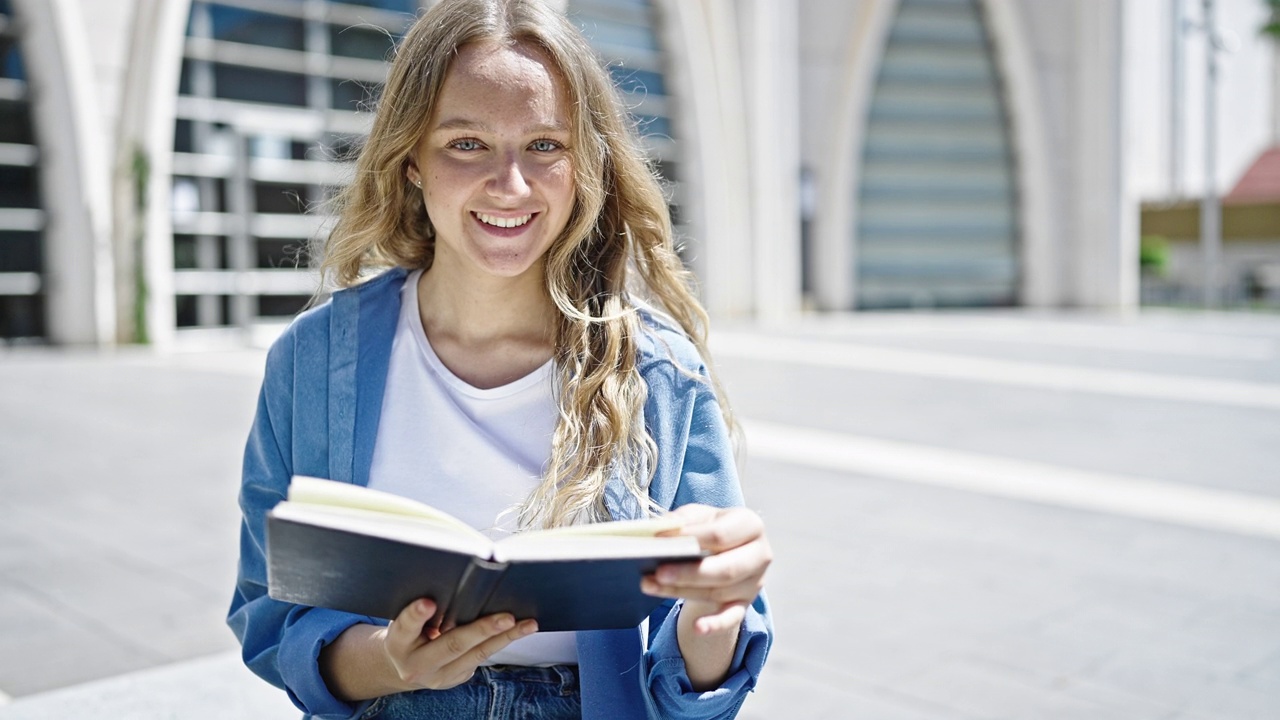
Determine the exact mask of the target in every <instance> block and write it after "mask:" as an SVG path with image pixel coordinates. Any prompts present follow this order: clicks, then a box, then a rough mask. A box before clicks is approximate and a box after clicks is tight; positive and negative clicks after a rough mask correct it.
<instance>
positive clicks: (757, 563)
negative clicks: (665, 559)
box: [651, 541, 773, 588]
mask: <svg viewBox="0 0 1280 720" xmlns="http://www.w3.org/2000/svg"><path fill="white" fill-rule="evenodd" d="M772 561H773V553H772V550H770V548H769V544H768V543H767V542H764V541H758V542H751V543H748V544H746V545H741V546H739V547H735V548H733V549H731V550H725V551H723V552H720V553H717V554H715V555H710V556H708V557H705V558H703V559H701V560H699V561H697V562H683V563H664V564H662V565H659V566H658V568H657V570H656V571H655V572H654V573H653V575H652V576H651V577H652V578H653V580H654V582H656V583H657V584H658V585H662V586H666V587H682V588H683V587H716V586H720V585H733V584H736V583H739V582H742V581H743V580H744V579H750V578H758V577H761V576H763V575H764V572H765V570H767V569H768V567H769V564H770V563H771V562H772Z"/></svg>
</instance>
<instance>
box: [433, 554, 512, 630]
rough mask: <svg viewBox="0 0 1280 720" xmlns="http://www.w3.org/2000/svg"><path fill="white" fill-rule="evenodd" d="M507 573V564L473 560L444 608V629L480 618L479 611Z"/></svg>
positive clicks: (478, 559)
mask: <svg viewBox="0 0 1280 720" xmlns="http://www.w3.org/2000/svg"><path fill="white" fill-rule="evenodd" d="M506 571H507V564H506V563H500V562H493V561H492V560H481V559H480V558H475V559H473V560H472V561H471V564H470V565H469V566H468V567H467V569H466V570H465V571H463V573H462V579H461V580H459V581H458V589H457V590H456V591H455V592H454V593H453V598H452V599H451V600H450V601H449V606H448V607H447V608H445V611H444V614H443V617H442V622H443V624H444V626H445V627H447V628H452V627H456V626H458V625H466V624H468V623H472V622H475V621H476V620H477V619H478V618H479V617H480V609H481V608H483V607H484V605H485V602H486V601H488V599H489V596H490V595H492V594H493V589H494V588H496V587H497V586H498V582H499V581H500V580H502V575H503V573H505V572H506Z"/></svg>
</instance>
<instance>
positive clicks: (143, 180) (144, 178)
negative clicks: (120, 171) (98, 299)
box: [131, 147, 151, 345]
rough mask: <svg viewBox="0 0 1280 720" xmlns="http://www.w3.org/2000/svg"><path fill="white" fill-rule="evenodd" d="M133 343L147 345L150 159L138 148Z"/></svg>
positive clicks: (135, 163) (135, 155)
mask: <svg viewBox="0 0 1280 720" xmlns="http://www.w3.org/2000/svg"><path fill="white" fill-rule="evenodd" d="M131 170H132V171H133V212H134V215H133V226H134V231H133V339H134V342H137V343H140V344H142V345H146V344H148V343H150V342H151V337H150V333H149V332H148V331H147V298H148V296H149V295H150V288H149V286H148V285H147V270H146V238H147V190H148V188H149V187H150V186H151V159H150V158H148V157H147V153H146V151H144V150H143V149H142V148H140V147H135V148H134V149H133V164H132V167H131Z"/></svg>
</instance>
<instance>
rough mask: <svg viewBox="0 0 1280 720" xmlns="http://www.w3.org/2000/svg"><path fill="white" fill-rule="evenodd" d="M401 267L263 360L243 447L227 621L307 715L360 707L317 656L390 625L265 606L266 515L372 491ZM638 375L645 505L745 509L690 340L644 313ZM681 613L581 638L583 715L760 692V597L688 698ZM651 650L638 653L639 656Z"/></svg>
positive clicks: (726, 710)
mask: <svg viewBox="0 0 1280 720" xmlns="http://www.w3.org/2000/svg"><path fill="white" fill-rule="evenodd" d="M405 275H406V273H405V271H403V270H400V269H395V270H391V271H388V272H386V273H384V274H383V275H381V276H379V277H377V278H375V279H373V280H370V281H369V282H367V283H364V284H362V285H359V286H357V287H354V288H349V289H346V290H341V291H339V292H336V293H334V295H333V297H332V299H331V300H330V301H329V302H327V303H325V304H324V305H321V306H320V307H317V308H315V309H313V310H310V311H308V312H306V313H304V314H302V315H301V316H299V317H298V318H297V320H295V321H294V323H293V324H292V325H291V326H290V327H289V329H288V330H287V331H286V332H285V334H284V335H283V336H281V338H280V339H279V340H278V341H277V342H276V343H275V344H274V345H273V346H272V348H271V351H270V352H269V353H268V355H267V366H266V376H265V379H264V380H263V384H262V391H261V392H260V394H259V397H258V409H257V415H256V417H255V418H254V422H253V427H252V429H251V431H250V434H249V440H248V443H247V445H246V448H245V457H244V472H243V479H242V486H241V491H240V507H241V510H242V511H243V513H244V523H243V525H242V529H241V539H240V567H239V575H238V578H237V582H236V591H235V596H234V598H233V599H232V603H231V610H230V614H229V616H228V618H227V622H228V624H229V625H230V626H231V629H232V630H233V631H234V632H235V634H236V637H238V638H239V639H240V643H241V646H242V648H243V656H244V661H245V664H246V665H248V666H249V668H250V669H251V670H253V671H254V672H255V673H257V674H258V675H259V676H261V677H262V678H263V679H265V680H267V681H268V682H270V683H271V684H273V685H275V686H277V687H281V688H284V689H285V690H286V691H287V692H288V693H289V697H290V698H291V699H292V700H293V702H294V703H295V704H296V705H297V706H298V707H299V708H301V709H302V710H303V711H304V712H305V713H306V714H307V716H309V717H314V718H324V719H326V720H327V719H329V718H351V717H354V716H357V715H358V714H359V713H360V712H361V711H362V710H363V709H364V707H365V706H366V705H367V704H365V703H357V704H350V703H345V702H342V701H340V700H338V699H337V698H335V697H334V696H333V695H332V694H331V693H330V692H329V690H328V688H327V687H326V686H325V684H324V681H323V680H322V679H321V677H320V672H319V668H318V664H317V658H318V657H319V654H320V649H321V648H322V647H324V646H325V645H326V644H328V643H330V642H332V641H333V640H334V639H335V638H336V637H337V636H338V635H339V634H341V633H342V631H343V630H345V629H347V628H348V627H350V626H351V625H354V624H356V623H362V622H365V623H375V624H376V623H383V624H385V621H383V620H378V619H375V618H370V617H363V616H359V615H352V614H349V613H343V612H338V611H334V610H327V609H323V608H310V607H304V606H300V605H292V604H289V603H284V602H279V601H277V600H273V599H271V598H269V597H267V588H266V583H267V577H266V562H265V558H264V547H265V530H266V523H265V518H266V513H267V511H268V510H270V509H271V508H272V507H273V506H274V505H275V504H276V503H277V502H279V501H280V500H282V499H283V498H284V496H285V492H286V488H287V486H288V483H289V478H290V477H292V476H293V475H295V474H298V475H313V476H317V477H328V478H332V479H335V480H342V481H345V482H352V483H357V484H361V485H364V484H367V483H368V480H369V467H370V464H371V461H372V459H373V446H374V440H375V438H376V437H377V430H378V427H377V426H378V420H379V417H380V415H381V407H382V396H383V389H384V387H385V383H386V373H387V366H388V361H389V357H390V353H391V341H392V338H393V336H394V335H395V326H396V319H397V317H398V316H399V305H400V288H401V286H402V285H403V283H404V279H405ZM644 319H645V322H644V326H645V330H646V332H645V333H644V335H643V337H642V338H641V340H640V343H639V346H640V347H639V352H640V363H639V365H640V372H641V375H642V376H643V377H644V380H645V382H646V383H647V384H648V389H649V396H648V400H647V401H646V402H645V408H644V416H645V424H646V427H647V428H648V430H649V433H650V434H651V435H652V437H653V439H654V441H655V442H656V443H657V446H658V458H657V468H656V472H655V474H654V478H653V482H652V484H651V486H650V491H649V492H650V495H651V497H652V498H653V499H654V500H655V501H656V502H657V503H658V504H659V505H661V506H663V507H668V508H674V507H678V506H680V505H684V504H687V503H693V502H698V503H705V504H708V505H715V506H720V507H727V506H732V505H740V504H742V494H741V490H740V488H739V485H738V478H737V471H736V468H735V465H734V462H733V456H732V448H731V445H730V441H729V437H728V433H727V432H726V429H725V423H724V418H723V416H722V414H721V410H720V406H719V404H718V403H717V402H716V399H715V396H714V394H713V392H712V389H711V386H710V385H709V384H708V383H706V382H704V381H702V380H700V379H699V378H697V377H690V375H689V374H688V371H692V372H695V373H704V372H705V366H704V365H703V363H702V360H701V358H700V357H699V356H698V354H697V351H696V349H695V348H694V346H693V344H692V343H690V342H689V341H688V339H687V338H685V337H684V335H683V334H682V333H680V332H679V331H678V330H676V329H674V328H672V327H671V326H670V325H669V324H665V323H663V322H661V321H660V320H659V319H657V317H656V316H654V315H651V314H648V313H645V314H644ZM626 497H627V496H626V493H625V492H623V491H622V489H621V487H620V484H619V483H618V482H616V481H614V482H611V483H610V487H609V488H607V490H606V506H607V507H608V509H609V512H610V514H611V515H613V517H615V518H627V517H633V516H634V515H635V514H636V512H637V508H636V506H635V503H634V501H632V502H630V503H628V502H627V500H626ZM679 608H680V604H679V603H678V602H677V603H671V602H667V603H664V604H663V605H661V606H660V607H659V608H658V609H657V610H656V611H655V612H654V613H653V614H652V616H651V617H650V618H649V633H648V636H647V637H646V636H644V634H643V632H642V631H641V630H640V629H639V628H637V629H635V630H607V631H593V632H583V633H579V635H578V659H579V663H580V674H581V679H582V704H583V717H584V718H587V719H588V720H590V719H591V718H610V719H617V718H637V719H639V718H645V717H650V718H653V717H658V718H676V719H679V718H732V717H734V715H736V714H737V712H738V708H739V707H740V706H741V705H742V702H743V700H744V699H745V698H746V694H747V692H749V691H750V690H751V689H752V688H754V687H755V684H756V681H757V679H758V678H759V675H760V671H761V669H762V668H763V666H764V661H765V656H766V655H767V654H768V651H769V645H770V643H771V640H772V633H773V627H772V622H771V620H770V617H769V611H768V606H767V603H766V601H765V598H764V596H763V595H761V596H760V597H758V598H756V600H755V603H754V604H753V605H752V607H751V608H749V609H748V612H747V617H746V619H745V620H744V621H743V624H742V629H741V630H740V634H739V638H738V647H737V652H736V654H735V656H734V658H733V664H732V666H731V667H730V673H729V677H728V679H727V680H725V682H724V684H723V685H721V686H720V687H719V688H717V689H715V690H712V691H708V692H702V693H700V692H695V691H693V690H692V689H691V687H690V683H689V678H688V676H687V674H686V672H685V667H684V660H683V658H682V657H681V655H680V650H679V647H678V645H677V642H676V630H675V628H676V617H677V615H678V614H679ZM646 646H647V649H646Z"/></svg>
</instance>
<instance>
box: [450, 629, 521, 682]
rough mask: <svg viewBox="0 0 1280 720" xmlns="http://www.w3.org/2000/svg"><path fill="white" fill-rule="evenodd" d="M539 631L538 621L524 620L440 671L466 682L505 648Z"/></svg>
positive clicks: (482, 643)
mask: <svg viewBox="0 0 1280 720" xmlns="http://www.w3.org/2000/svg"><path fill="white" fill-rule="evenodd" d="M537 631H538V623H537V621H535V620H522V621H520V622H519V623H517V624H516V625H515V627H513V628H511V629H510V630H507V631H505V632H501V633H499V634H497V635H494V636H493V637H490V638H488V639H487V640H485V641H484V642H481V643H480V644H478V645H476V646H475V647H473V648H472V649H471V650H470V651H469V652H467V653H465V654H464V655H462V656H461V657H459V658H458V659H456V660H454V661H453V662H450V663H449V664H447V665H445V666H444V667H442V668H441V669H440V670H441V672H442V673H444V674H445V675H446V676H452V677H455V678H456V677H461V679H462V680H464V681H465V680H466V679H467V678H469V677H471V675H472V674H474V673H475V671H476V668H478V667H480V666H481V665H483V664H484V662H485V661H486V660H488V659H489V658H491V657H493V656H494V655H496V654H497V653H498V652H500V651H501V650H502V649H503V648H505V647H506V646H508V645H510V644H511V643H513V642H515V641H516V640H519V639H520V638H524V637H528V636H530V635H532V634H534V633H535V632H537Z"/></svg>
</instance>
